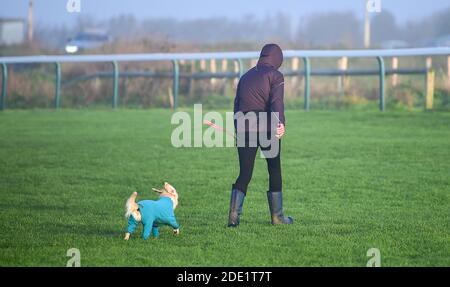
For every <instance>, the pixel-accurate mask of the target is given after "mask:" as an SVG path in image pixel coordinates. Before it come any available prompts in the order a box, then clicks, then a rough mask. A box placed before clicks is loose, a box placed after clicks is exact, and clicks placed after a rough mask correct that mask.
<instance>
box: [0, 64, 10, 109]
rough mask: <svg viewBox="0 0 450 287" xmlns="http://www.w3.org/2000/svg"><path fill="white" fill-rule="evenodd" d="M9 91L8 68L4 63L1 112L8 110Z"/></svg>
mask: <svg viewBox="0 0 450 287" xmlns="http://www.w3.org/2000/svg"><path fill="white" fill-rule="evenodd" d="M7 91H8V66H7V65H6V64H5V63H2V98H1V99H0V111H3V110H4V109H6V93H7Z"/></svg>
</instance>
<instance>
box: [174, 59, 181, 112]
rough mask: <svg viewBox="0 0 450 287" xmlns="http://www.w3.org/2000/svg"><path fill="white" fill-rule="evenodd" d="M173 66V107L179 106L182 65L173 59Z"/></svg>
mask: <svg viewBox="0 0 450 287" xmlns="http://www.w3.org/2000/svg"><path fill="white" fill-rule="evenodd" d="M172 67H173V82H172V90H173V108H174V109H176V108H177V104H178V82H179V80H180V66H179V65H178V61H177V60H172Z"/></svg>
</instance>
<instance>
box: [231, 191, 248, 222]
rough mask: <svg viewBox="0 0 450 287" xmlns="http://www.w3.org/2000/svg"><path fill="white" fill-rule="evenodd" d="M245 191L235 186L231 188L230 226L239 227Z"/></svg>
mask: <svg viewBox="0 0 450 287" xmlns="http://www.w3.org/2000/svg"><path fill="white" fill-rule="evenodd" d="M244 198H245V193H243V192H242V191H240V190H239V189H236V188H234V187H233V189H232V190H231V200H230V213H229V215H228V227H237V226H238V225H239V216H240V215H241V213H242V205H243V204H244Z"/></svg>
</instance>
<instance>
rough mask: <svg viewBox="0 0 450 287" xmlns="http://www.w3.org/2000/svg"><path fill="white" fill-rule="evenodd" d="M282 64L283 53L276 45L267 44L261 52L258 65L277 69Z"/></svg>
mask: <svg viewBox="0 0 450 287" xmlns="http://www.w3.org/2000/svg"><path fill="white" fill-rule="evenodd" d="M282 63H283V51H281V48H280V46H278V45H277V44H267V45H264V47H263V48H262V50H261V54H260V55H259V60H258V65H269V66H272V67H273V68H275V69H278V68H279V67H280V66H281V64H282Z"/></svg>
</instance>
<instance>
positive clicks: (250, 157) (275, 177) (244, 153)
mask: <svg viewBox="0 0 450 287" xmlns="http://www.w3.org/2000/svg"><path fill="white" fill-rule="evenodd" d="M258 146H259V144H258ZM259 147H260V146H259ZM237 149H238V155H239V169H240V170H239V176H238V178H237V179H236V183H235V184H234V188H236V189H239V190H240V191H242V192H244V193H247V187H248V184H249V183H250V180H251V179H252V174H253V166H254V165H255V157H256V152H257V151H258V147H248V146H246V147H238V148H237ZM261 149H262V150H265V148H261ZM280 154H281V141H279V151H278V154H277V156H276V157H273V158H266V161H267V170H268V172H269V191H282V183H281V160H280Z"/></svg>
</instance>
